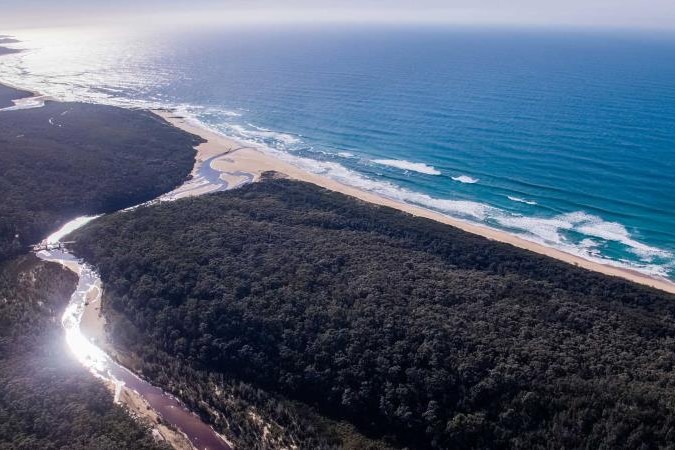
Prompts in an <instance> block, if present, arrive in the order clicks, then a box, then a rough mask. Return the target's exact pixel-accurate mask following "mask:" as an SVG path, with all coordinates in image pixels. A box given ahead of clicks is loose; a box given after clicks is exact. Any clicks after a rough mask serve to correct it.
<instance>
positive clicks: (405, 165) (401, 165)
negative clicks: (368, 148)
mask: <svg viewBox="0 0 675 450" xmlns="http://www.w3.org/2000/svg"><path fill="white" fill-rule="evenodd" d="M372 162H374V163H375V164H380V165H382V166H389V167H396V168H397V169H402V170H410V171H412V172H419V173H424V174H427V175H440V174H441V172H440V171H439V170H436V168H435V167H433V166H429V165H427V164H424V163H416V162H410V161H406V160H405V159H373V160H372Z"/></svg>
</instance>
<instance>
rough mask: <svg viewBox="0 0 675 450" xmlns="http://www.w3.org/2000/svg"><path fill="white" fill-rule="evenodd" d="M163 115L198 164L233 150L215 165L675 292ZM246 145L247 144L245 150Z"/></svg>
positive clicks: (674, 288) (664, 284)
mask: <svg viewBox="0 0 675 450" xmlns="http://www.w3.org/2000/svg"><path fill="white" fill-rule="evenodd" d="M153 112H154V113H156V114H157V115H159V116H160V117H162V118H164V119H165V120H167V121H168V122H169V123H171V124H172V125H174V126H175V127H177V128H180V129H182V130H184V131H187V132H188V133H192V134H195V135H198V136H201V137H202V138H203V139H204V140H206V142H205V143H203V144H201V145H199V146H198V147H197V163H198V164H199V163H200V162H203V161H205V160H206V159H208V158H211V157H213V156H216V155H219V154H222V153H224V152H227V151H228V150H229V151H230V153H228V154H227V155H225V156H223V157H222V158H219V159H218V160H216V161H214V162H213V163H212V167H213V168H214V169H216V170H219V171H221V172H223V173H236V172H247V173H249V174H251V175H252V176H253V178H254V180H255V181H257V180H259V179H260V175H261V174H262V173H263V172H266V171H276V172H279V173H282V174H284V175H286V176H287V177H289V178H292V179H296V180H300V181H306V182H309V183H313V184H316V185H318V186H321V187H324V188H326V189H330V190H332V191H336V192H341V193H343V194H346V195H349V196H352V197H356V198H358V199H360V200H363V201H366V202H369V203H374V204H377V205H383V206H388V207H391V208H396V209H399V210H401V211H405V212H407V213H410V214H412V215H414V216H418V217H425V218H427V219H432V220H435V221H438V222H441V223H445V224H447V225H451V226H454V227H456V228H459V229H461V230H464V231H467V232H469V233H473V234H477V235H480V236H484V237H486V238H488V239H491V240H494V241H499V242H504V243H507V244H511V245H514V246H516V247H520V248H523V249H526V250H529V251H532V252H535V253H539V254H541V255H546V256H550V257H551V258H556V259H558V260H561V261H564V262H566V263H569V264H573V265H575V266H579V267H583V268H585V269H588V270H592V271H595V272H600V273H603V274H605V275H610V276H615V277H621V278H624V279H627V280H630V281H634V282H636V283H640V284H643V285H647V286H651V287H654V288H656V289H660V290H663V291H666V292H670V293H673V294H675V283H672V282H669V281H666V280H661V279H657V278H652V277H649V276H647V275H644V274H641V273H639V272H636V271H632V270H628V269H622V268H619V267H613V266H609V265H605V264H600V263H597V262H593V261H588V260H586V259H584V258H581V257H579V256H575V255H571V254H569V253H565V252H563V251H560V250H557V249H554V248H550V247H546V246H544V245H541V244H537V243H535V242H530V241H528V240H526V239H523V238H520V237H518V236H514V235H511V234H509V233H506V232H503V231H499V230H495V229H492V228H488V227H483V226H479V225H474V224H471V223H468V222H464V221H461V220H458V219H453V218H451V217H448V216H446V215H443V214H441V213H437V212H435V211H431V210H428V209H425V208H422V207H418V206H415V205H410V204H407V203H403V202H400V201H397V200H392V199H389V198H385V197H381V196H379V195H377V194H374V193H372V192H368V191H364V190H361V189H358V188H355V187H353V186H348V185H345V184H342V183H339V182H337V181H334V180H331V179H329V178H327V177H323V176H321V175H316V174H312V173H309V172H306V171H304V170H302V169H300V168H298V167H296V166H294V165H292V164H290V163H288V162H286V161H282V160H280V159H279V158H276V157H274V156H272V155H270V154H268V153H266V152H264V151H263V150H260V149H255V148H251V147H247V146H248V145H249V144H243V143H240V142H237V141H235V140H233V139H230V138H226V137H224V136H221V135H219V134H217V133H214V132H212V131H210V130H208V129H206V128H204V127H201V126H198V125H196V124H194V123H192V122H189V121H188V120H186V119H185V118H183V117H181V116H179V115H177V114H175V113H174V112H171V111H165V110H159V111H153ZM242 147H245V148H243V149H242Z"/></svg>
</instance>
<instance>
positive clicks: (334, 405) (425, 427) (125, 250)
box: [75, 180, 675, 448]
mask: <svg viewBox="0 0 675 450" xmlns="http://www.w3.org/2000/svg"><path fill="white" fill-rule="evenodd" d="M75 237H76V239H77V242H78V243H77V244H76V250H77V253H78V254H79V255H81V256H83V257H85V258H86V259H87V260H88V261H90V262H92V263H94V264H95V265H96V266H97V267H98V268H99V269H100V272H101V274H102V278H103V281H104V283H105V285H106V288H107V297H106V299H105V304H104V309H105V312H106V314H107V315H108V317H110V318H111V319H112V322H113V327H112V333H113V336H114V338H115V339H116V343H117V345H118V346H120V347H122V348H124V349H127V350H131V351H133V352H135V353H136V354H137V355H138V356H140V357H141V359H142V360H143V361H144V362H143V363H141V369H142V370H143V371H144V373H145V375H146V376H148V377H150V378H152V379H154V380H155V381H157V382H159V383H160V384H163V385H164V386H167V387H169V388H172V389H174V390H178V389H181V392H182V396H183V397H184V398H187V400H188V402H190V403H192V404H193V405H201V406H202V410H203V411H205V410H208V408H206V407H205V406H204V405H205V404H210V405H211V407H213V408H216V409H220V410H221V411H223V412H226V413H227V417H228V420H231V422H230V423H229V426H230V429H229V430H227V433H228V435H229V436H234V437H235V438H236V439H240V440H244V441H246V439H249V441H248V442H253V441H254V439H255V437H251V436H247V435H246V433H247V432H249V431H250V430H248V429H246V428H237V426H238V425H239V424H240V423H241V421H239V422H238V421H237V420H235V419H236V416H233V415H231V413H232V411H231V409H230V406H231V403H230V401H229V400H228V394H229V393H231V392H234V393H235V395H238V394H240V392H239V393H238V392H237V391H236V389H240V390H241V391H242V392H244V393H246V392H248V393H249V395H248V401H249V402H250V403H251V404H254V405H255V404H263V407H260V408H259V409H258V411H261V413H260V414H261V415H264V417H265V418H267V419H269V420H274V421H278V422H283V421H284V420H288V418H289V417H293V414H294V413H292V412H289V411H290V410H289V409H284V408H285V406H287V404H282V403H280V404H279V405H280V406H277V409H278V410H280V411H281V413H278V412H279V411H277V413H278V414H277V413H275V403H274V402H276V401H278V400H275V398H276V397H274V396H275V395H282V396H284V397H285V398H288V399H293V400H295V401H299V402H303V403H305V404H307V405H311V406H312V407H313V408H315V409H316V410H317V411H319V412H320V413H321V414H322V415H324V416H325V417H330V418H333V419H345V420H348V421H349V422H351V423H353V424H355V425H356V426H357V427H358V429H359V430H362V431H363V432H366V433H367V434H369V435H371V436H374V437H381V438H383V439H384V440H386V441H389V442H393V443H394V444H396V445H408V446H410V447H413V448H424V447H436V448H544V447H546V448H673V446H674V444H673V443H674V442H675V415H674V412H675V411H674V405H673V402H672V393H673V392H675V371H674V370H673V369H674V364H675V354H674V352H673V351H674V350H675V297H674V296H672V295H668V294H665V293H662V292H659V291H655V290H652V289H649V288H645V287H642V286H639V285H636V284H632V283H630V282H626V281H623V280H621V279H615V278H611V277H607V276H604V275H601V274H597V273H592V272H589V271H585V270H582V269H579V268H576V267H574V266H570V265H567V264H564V263H562V262H559V261H556V260H554V259H550V258H547V257H544V256H539V255H536V254H533V253H529V252H527V251H523V250H521V249H518V248H515V247H512V246H509V245H505V244H500V243H495V242H491V241H488V240H487V239H484V238H481V237H479V236H475V235H471V234H468V233H465V232H463V231H461V230H458V229H455V228H452V227H448V226H445V225H442V224H439V223H436V222H433V221H429V220H425V219H419V218H414V217H412V216H409V215H407V214H404V213H401V212H398V211H395V210H391V209H388V208H384V207H377V206H373V205H369V204H365V203H363V202H359V201H356V200H354V199H350V198H348V197H345V196H343V195H340V194H337V193H331V192H328V191H325V190H322V189H320V188H317V187H315V186H312V185H307V184H304V183H299V182H292V181H286V180H274V181H266V182H263V183H260V184H255V185H249V186H246V187H244V188H241V189H240V190H237V191H232V192H226V193H220V194H214V195H208V196H206V197H202V198H198V199H187V200H182V201H178V202H175V203H172V204H162V205H156V206H151V207H147V208H141V209H138V210H135V211H132V212H126V213H118V214H114V215H111V216H108V217H106V218H103V219H101V220H97V221H96V222H93V223H91V224H89V225H88V226H87V227H85V228H84V229H82V230H80V231H78V232H77V233H76V235H75ZM244 383H246V384H244ZM249 385H250V386H249ZM251 386H254V387H255V388H254V387H251ZM228 389H229V392H228ZM219 391H220V392H221V394H220V395H217V394H216V392H219ZM222 392H225V394H222ZM256 392H257V393H256ZM256 399H257V400H256ZM256 402H258V403H256ZM284 414H285V415H284ZM214 420H215V422H216V423H217V425H218V426H220V427H221V428H225V429H227V427H226V426H225V424H224V422H223V421H222V420H218V419H214ZM307 420H313V419H312V418H311V417H309V418H308V419H307ZM233 423H234V425H233ZM303 433H304V434H303ZM321 433H322V430H319V429H314V430H311V429H310V430H303V431H302V432H298V433H297V434H296V435H295V438H296V439H297V440H298V441H299V442H300V443H301V444H305V445H303V446H305V447H313V446H314V445H315V443H316V442H319V441H317V440H316V439H318V438H317V437H316V436H317V435H320V434H321ZM310 438H311V439H315V441H304V439H310ZM307 442H310V443H309V444H308V443H307ZM330 442H333V443H335V441H330ZM337 442H339V439H338V441H337Z"/></svg>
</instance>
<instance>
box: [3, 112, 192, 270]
mask: <svg viewBox="0 0 675 450" xmlns="http://www.w3.org/2000/svg"><path fill="white" fill-rule="evenodd" d="M198 139H199V138H197V137H195V136H192V135H189V134H186V133H184V132H182V131H180V130H178V129H176V128H174V127H172V126H170V125H169V124H168V123H166V122H165V121H163V120H161V119H159V118H158V117H156V116H155V115H153V114H151V113H149V112H144V111H131V110H126V109H121V108H114V107H108V106H100V105H88V104H79V103H58V102H48V103H47V105H46V106H45V107H44V108H36V109H27V110H19V111H11V112H0V259H2V258H3V257H7V256H11V255H16V254H19V253H22V252H24V251H25V249H26V247H27V246H28V245H30V244H33V243H36V242H38V241H40V240H41V239H42V238H44V237H45V235H46V234H48V233H49V232H50V231H53V230H55V229H57V228H58V227H59V226H60V225H62V224H63V223H64V222H66V221H68V220H70V219H73V218H75V217H77V216H80V215H83V214H96V213H104V212H110V211H116V210H118V209H121V208H125V207H128V206H131V205H135V204H138V203H141V202H143V201H146V200H150V199H153V198H155V197H156V196H158V195H160V194H162V193H164V192H167V191H170V190H171V189H172V188H173V187H175V186H177V185H179V184H180V183H181V182H182V181H183V180H184V179H185V178H186V177H187V176H188V174H189V173H190V170H191V169H192V165H193V162H194V155H195V151H194V148H193V146H194V145H195V144H197V143H198V142H200V141H199V140H198ZM17 236H18V237H17Z"/></svg>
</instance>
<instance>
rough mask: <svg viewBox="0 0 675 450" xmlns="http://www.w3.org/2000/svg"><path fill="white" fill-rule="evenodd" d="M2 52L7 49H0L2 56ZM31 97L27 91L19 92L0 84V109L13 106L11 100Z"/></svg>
mask: <svg viewBox="0 0 675 450" xmlns="http://www.w3.org/2000/svg"><path fill="white" fill-rule="evenodd" d="M3 50H8V49H5V48H3V47H0V55H2V54H3ZM31 95H32V94H31V93H30V92H28V91H20V90H18V89H14V88H11V87H9V86H4V85H2V84H0V108H7V107H10V106H13V105H14V103H13V102H12V100H19V99H21V98H26V97H30V96H31Z"/></svg>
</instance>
